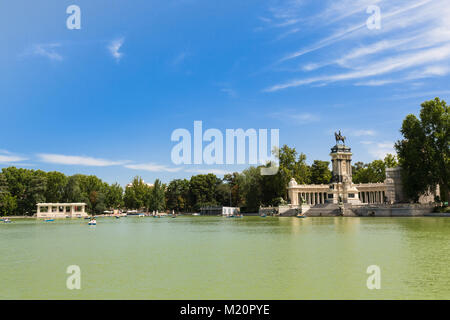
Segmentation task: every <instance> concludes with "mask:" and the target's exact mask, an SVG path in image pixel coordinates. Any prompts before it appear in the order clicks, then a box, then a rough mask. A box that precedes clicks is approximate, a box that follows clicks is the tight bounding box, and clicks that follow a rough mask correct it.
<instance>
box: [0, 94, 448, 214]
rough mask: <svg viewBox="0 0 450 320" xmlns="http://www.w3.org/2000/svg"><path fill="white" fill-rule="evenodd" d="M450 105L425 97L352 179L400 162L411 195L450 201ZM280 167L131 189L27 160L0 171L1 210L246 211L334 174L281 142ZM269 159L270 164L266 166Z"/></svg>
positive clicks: (369, 177)
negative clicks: (82, 206) (432, 193)
mask: <svg viewBox="0 0 450 320" xmlns="http://www.w3.org/2000/svg"><path fill="white" fill-rule="evenodd" d="M449 126H450V122H449V107H448V106H447V105H446V103H445V101H443V100H442V101H441V100H440V99H439V98H436V99H434V100H431V101H426V102H424V103H423V104H422V108H421V111H420V116H419V118H417V117H416V116H414V115H412V114H411V115H408V116H407V117H406V118H405V120H404V121H403V124H402V128H401V130H400V132H401V133H402V135H403V139H402V140H399V141H397V143H396V144H395V148H396V150H397V154H398V161H397V159H396V157H395V156H393V155H390V154H388V155H387V156H386V157H385V159H384V160H374V161H372V162H370V163H366V164H365V163H362V162H356V163H355V164H354V165H353V166H352V171H353V182H354V183H375V182H383V181H384V180H385V179H386V173H385V170H386V168H390V167H395V166H397V165H400V166H401V167H402V172H401V174H402V180H403V186H404V189H405V192H406V194H407V196H408V197H409V198H410V199H412V200H413V201H417V200H418V198H419V196H420V195H421V194H423V193H425V192H427V191H429V190H435V188H436V185H439V186H440V190H441V198H442V200H443V201H448V192H449V180H450V163H449V161H450V160H449V159H450V133H449ZM278 154H279V170H278V172H277V173H276V174H275V175H261V170H260V169H261V168H262V167H263V166H259V167H254V166H251V167H249V168H247V169H245V170H243V171H242V172H240V173H238V172H234V173H232V174H226V175H224V177H223V179H220V178H218V177H217V176H216V175H214V174H212V173H210V174H199V175H194V176H192V177H191V178H190V179H175V180H172V181H170V182H169V183H168V184H163V183H162V182H161V181H160V180H159V179H156V180H155V182H154V184H153V185H151V186H149V185H147V184H146V183H144V181H143V180H142V178H141V177H135V178H134V179H133V181H132V183H131V184H130V185H128V186H127V187H126V188H125V190H124V189H123V188H122V187H121V186H120V185H119V184H118V183H114V184H111V185H110V184H108V183H106V182H103V181H102V180H101V179H99V178H98V177H96V176H93V175H82V174H75V175H72V176H66V175H64V174H63V173H61V172H56V171H52V172H44V171H42V170H30V169H23V168H15V167H8V168H3V169H2V171H1V173H0V215H32V214H33V213H34V212H35V211H36V203H39V202H53V203H55V202H85V203H86V204H87V210H88V212H90V213H95V214H99V213H102V212H104V211H105V210H111V209H113V208H127V209H138V210H146V211H164V210H170V211H172V210H174V211H176V212H197V211H199V209H200V208H201V207H203V206H215V205H219V206H220V205H223V206H236V207H241V208H242V209H241V211H242V212H256V211H257V210H258V208H259V207H260V206H277V205H280V204H283V203H286V202H287V201H288V194H287V185H288V183H289V181H290V179H291V178H294V179H295V180H296V181H297V183H299V184H327V183H329V182H330V180H331V171H330V169H329V166H330V163H329V162H328V161H321V160H314V161H313V163H312V164H311V165H308V164H307V163H306V156H305V154H303V153H298V152H297V151H296V149H295V148H290V147H288V146H287V145H284V146H282V147H281V148H280V149H279V150H278ZM269 165H270V164H267V165H266V167H268V166H269Z"/></svg>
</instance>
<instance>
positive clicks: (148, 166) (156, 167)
mask: <svg viewBox="0 0 450 320" xmlns="http://www.w3.org/2000/svg"><path fill="white" fill-rule="evenodd" d="M124 167H125V168H128V169H134V170H143V171H150V172H161V171H165V172H177V171H180V170H181V168H180V167H178V168H171V167H167V166H164V165H160V164H155V163H141V164H127V165H125V166H124Z"/></svg>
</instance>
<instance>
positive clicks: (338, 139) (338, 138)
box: [334, 130, 346, 144]
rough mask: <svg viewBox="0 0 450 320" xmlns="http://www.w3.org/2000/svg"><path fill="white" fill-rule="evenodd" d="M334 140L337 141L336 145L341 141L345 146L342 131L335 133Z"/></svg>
mask: <svg viewBox="0 0 450 320" xmlns="http://www.w3.org/2000/svg"><path fill="white" fill-rule="evenodd" d="M334 138H335V139H336V144H337V143H338V142H339V141H342V143H343V144H345V139H346V138H345V137H344V136H343V135H342V134H341V130H339V133H336V132H335V133H334Z"/></svg>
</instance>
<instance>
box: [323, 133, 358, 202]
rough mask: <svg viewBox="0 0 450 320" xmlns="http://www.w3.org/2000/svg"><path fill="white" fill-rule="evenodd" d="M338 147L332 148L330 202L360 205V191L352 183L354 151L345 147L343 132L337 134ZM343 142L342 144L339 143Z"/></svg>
mask: <svg viewBox="0 0 450 320" xmlns="http://www.w3.org/2000/svg"><path fill="white" fill-rule="evenodd" d="M335 137H336V145H335V146H334V147H332V148H331V153H330V156H331V164H332V175H333V176H332V179H331V185H330V189H331V190H330V193H331V194H332V195H333V196H332V198H331V197H329V199H328V201H329V202H333V203H354V204H358V203H360V201H359V199H358V189H356V187H355V186H354V184H353V182H352V151H351V149H350V147H347V146H346V145H345V137H344V136H342V135H341V132H340V131H339V133H335ZM340 141H342V144H341V143H339V142H340Z"/></svg>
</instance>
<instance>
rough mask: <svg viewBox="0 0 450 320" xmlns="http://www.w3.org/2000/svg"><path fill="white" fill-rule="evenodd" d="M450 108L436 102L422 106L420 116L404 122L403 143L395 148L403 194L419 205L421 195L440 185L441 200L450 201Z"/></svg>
mask: <svg viewBox="0 0 450 320" xmlns="http://www.w3.org/2000/svg"><path fill="white" fill-rule="evenodd" d="M449 108H450V107H449V106H448V105H447V104H446V102H445V101H444V100H440V99H439V98H435V99H434V100H430V101H425V102H424V103H422V105H421V110H420V115H419V118H417V117H416V116H415V115H413V114H409V115H407V116H406V118H405V120H403V124H402V127H401V129H400V132H401V133H402V135H403V139H402V140H399V141H397V143H396V144H395V148H396V150H397V154H398V157H399V164H400V166H401V167H402V180H403V187H404V190H405V192H406V194H407V196H409V197H410V198H411V199H413V200H415V201H417V200H418V198H419V196H420V195H421V194H424V193H425V192H427V191H428V190H432V191H434V190H435V189H436V185H438V184H439V186H440V191H441V199H442V200H444V201H448V193H449V183H450V131H449V127H450V119H449Z"/></svg>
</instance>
